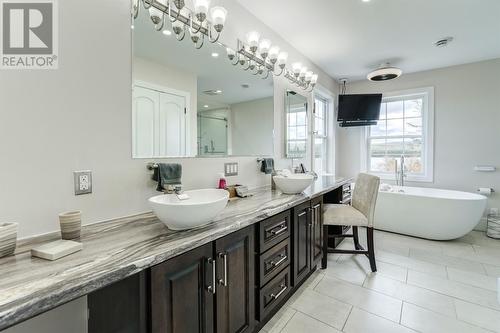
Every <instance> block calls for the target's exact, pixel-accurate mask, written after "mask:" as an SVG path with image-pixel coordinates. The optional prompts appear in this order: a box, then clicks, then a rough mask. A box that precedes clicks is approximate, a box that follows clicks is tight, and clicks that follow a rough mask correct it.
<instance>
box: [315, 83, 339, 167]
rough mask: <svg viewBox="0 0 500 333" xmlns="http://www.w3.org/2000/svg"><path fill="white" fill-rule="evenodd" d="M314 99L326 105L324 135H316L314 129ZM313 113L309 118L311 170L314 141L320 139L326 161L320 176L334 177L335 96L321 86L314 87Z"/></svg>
mask: <svg viewBox="0 0 500 333" xmlns="http://www.w3.org/2000/svg"><path fill="white" fill-rule="evenodd" d="M316 98H318V99H321V100H322V101H323V102H325V103H326V108H325V115H324V118H323V119H322V120H323V126H324V130H325V133H324V135H321V136H320V135H318V134H317V129H316ZM312 102H313V107H314V109H313V112H312V116H311V118H312V119H311V124H312V131H311V132H312V136H311V138H312V140H311V148H312V150H311V151H312V154H311V159H312V168H311V169H312V170H316V165H315V160H316V157H315V155H316V151H315V147H316V145H315V139H316V138H320V139H322V140H324V143H325V144H326V156H325V158H326V161H325V165H326V168H325V169H324V170H323V174H322V175H334V174H335V126H334V119H335V110H334V105H335V96H334V95H333V94H332V93H330V92H329V91H328V90H327V89H325V88H323V87H322V86H316V88H315V89H314V92H313V98H312Z"/></svg>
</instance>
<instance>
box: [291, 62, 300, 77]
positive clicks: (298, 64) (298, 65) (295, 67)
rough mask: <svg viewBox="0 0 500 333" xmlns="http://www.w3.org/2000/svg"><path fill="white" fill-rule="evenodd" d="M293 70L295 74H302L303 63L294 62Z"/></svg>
mask: <svg viewBox="0 0 500 333" xmlns="http://www.w3.org/2000/svg"><path fill="white" fill-rule="evenodd" d="M292 70H293V73H294V74H300V71H301V70H302V64H301V63H300V62H294V63H293V64H292Z"/></svg>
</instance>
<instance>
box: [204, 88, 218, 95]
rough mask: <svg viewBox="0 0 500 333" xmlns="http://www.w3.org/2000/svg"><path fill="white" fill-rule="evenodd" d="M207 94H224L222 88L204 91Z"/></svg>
mask: <svg viewBox="0 0 500 333" xmlns="http://www.w3.org/2000/svg"><path fill="white" fill-rule="evenodd" d="M203 93H204V94H205V95H209V96H217V95H221V94H222V90H213V89H212V90H205V91H204V92H203Z"/></svg>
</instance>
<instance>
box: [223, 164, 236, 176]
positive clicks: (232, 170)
mask: <svg viewBox="0 0 500 333" xmlns="http://www.w3.org/2000/svg"><path fill="white" fill-rule="evenodd" d="M237 175H238V163H237V162H233V163H224V176H226V177H228V176H237Z"/></svg>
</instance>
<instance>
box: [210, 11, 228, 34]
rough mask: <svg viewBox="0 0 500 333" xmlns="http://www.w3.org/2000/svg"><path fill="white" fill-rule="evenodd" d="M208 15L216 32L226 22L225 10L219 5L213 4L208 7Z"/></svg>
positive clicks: (220, 29)
mask: <svg viewBox="0 0 500 333" xmlns="http://www.w3.org/2000/svg"><path fill="white" fill-rule="evenodd" d="M210 17H211V18H212V24H213V25H214V28H215V30H216V31H217V32H221V31H222V28H223V27H224V24H225V23H226V17H227V10H226V9H225V8H224V7H221V6H215V7H213V8H212V9H210Z"/></svg>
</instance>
